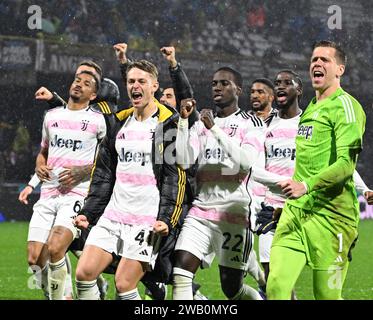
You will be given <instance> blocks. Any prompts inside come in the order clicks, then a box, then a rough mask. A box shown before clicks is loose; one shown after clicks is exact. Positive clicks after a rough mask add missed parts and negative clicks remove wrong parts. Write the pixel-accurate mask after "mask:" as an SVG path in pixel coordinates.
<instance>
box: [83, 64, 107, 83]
mask: <svg viewBox="0 0 373 320" xmlns="http://www.w3.org/2000/svg"><path fill="white" fill-rule="evenodd" d="M80 66H87V67H91V68H93V69H95V70H96V72H97V74H98V75H99V76H100V79H99V80H100V81H101V79H102V68H101V67H100V66H99V65H98V64H97V63H96V62H93V61H92V60H83V61H82V62H80V63H79V66H78V67H80Z"/></svg>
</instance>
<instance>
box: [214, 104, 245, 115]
mask: <svg viewBox="0 0 373 320" xmlns="http://www.w3.org/2000/svg"><path fill="white" fill-rule="evenodd" d="M239 109H240V108H239V107H238V105H237V104H233V105H230V106H229V107H225V108H219V107H216V115H217V116H218V117H219V118H226V117H229V116H230V115H231V114H233V113H235V112H237V111H238V110H239Z"/></svg>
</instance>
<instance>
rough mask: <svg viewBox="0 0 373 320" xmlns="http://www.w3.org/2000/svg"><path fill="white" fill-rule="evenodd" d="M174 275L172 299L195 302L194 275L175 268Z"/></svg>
mask: <svg viewBox="0 0 373 320" xmlns="http://www.w3.org/2000/svg"><path fill="white" fill-rule="evenodd" d="M173 274H174V276H173V277H174V278H173V286H172V299H173V300H193V288H192V282H193V278H194V274H193V273H192V272H190V271H187V270H184V269H181V268H174V269H173Z"/></svg>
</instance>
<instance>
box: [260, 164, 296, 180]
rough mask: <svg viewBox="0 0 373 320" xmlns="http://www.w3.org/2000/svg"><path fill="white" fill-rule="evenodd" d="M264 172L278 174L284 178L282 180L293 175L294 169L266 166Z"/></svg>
mask: <svg viewBox="0 0 373 320" xmlns="http://www.w3.org/2000/svg"><path fill="white" fill-rule="evenodd" d="M266 170H267V171H269V172H273V173H276V174H279V175H281V176H286V177H284V179H286V178H287V177H292V176H293V173H294V168H289V167H286V168H284V167H279V166H267V167H266Z"/></svg>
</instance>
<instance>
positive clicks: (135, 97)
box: [127, 68, 158, 108]
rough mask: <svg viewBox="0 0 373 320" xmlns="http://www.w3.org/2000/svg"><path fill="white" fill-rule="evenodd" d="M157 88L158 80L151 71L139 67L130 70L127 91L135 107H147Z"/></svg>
mask: <svg viewBox="0 0 373 320" xmlns="http://www.w3.org/2000/svg"><path fill="white" fill-rule="evenodd" d="M157 88H158V82H157V80H156V79H155V78H154V77H153V76H152V75H151V74H150V73H148V72H146V71H144V70H141V69H138V68H132V69H130V70H129V71H128V73H127V93H128V97H129V98H130V99H131V103H132V106H133V107H135V108H144V107H146V106H147V105H148V104H149V102H150V101H151V100H152V99H153V97H154V93H155V92H156V90H157Z"/></svg>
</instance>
